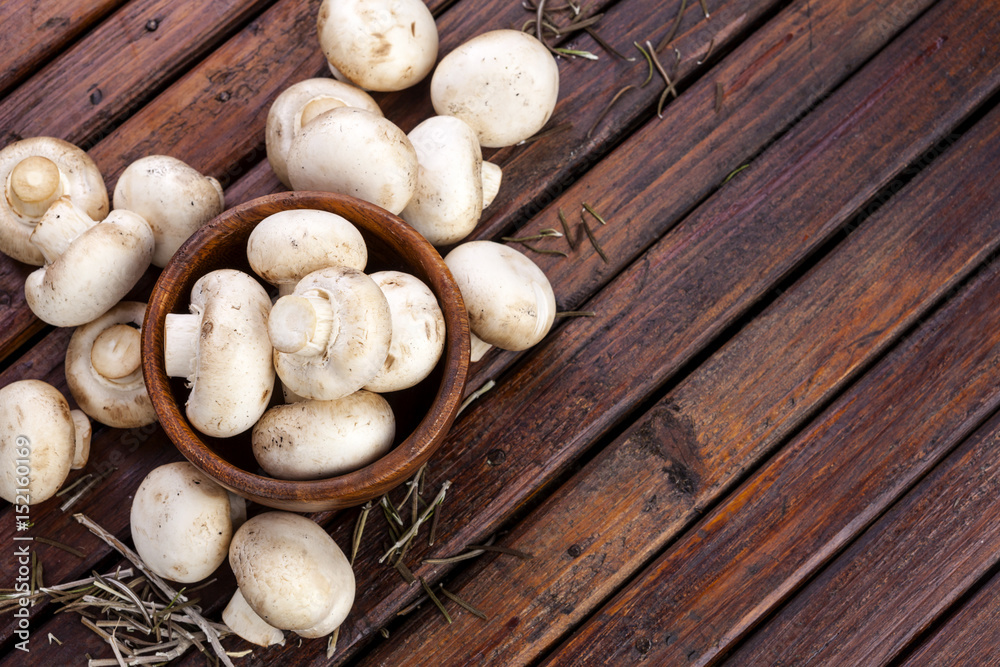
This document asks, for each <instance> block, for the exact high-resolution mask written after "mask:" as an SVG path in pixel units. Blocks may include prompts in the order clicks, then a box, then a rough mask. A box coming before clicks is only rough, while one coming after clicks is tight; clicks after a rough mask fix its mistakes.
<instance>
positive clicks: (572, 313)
mask: <svg viewBox="0 0 1000 667" xmlns="http://www.w3.org/2000/svg"><path fill="white" fill-rule="evenodd" d="M556 317H597V313H596V312H594V311H593V310H561V311H559V312H557V313H556Z"/></svg>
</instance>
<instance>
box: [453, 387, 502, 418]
mask: <svg viewBox="0 0 1000 667" xmlns="http://www.w3.org/2000/svg"><path fill="white" fill-rule="evenodd" d="M496 384H497V383H496V382H494V381H493V380H487V381H486V382H484V383H483V386H482V387H480V388H479V389H477V390H475V391H474V392H472V393H471V394H469V397H468V398H466V399H465V400H464V401H462V405H460V406H458V412H456V413H455V416H456V417H457V416H458V415H460V414H462V410H465V409H466V408H467V407H469V406H470V405H471V404H472V402H473V401H475V400H476V399H477V398H479V397H480V396H482V395H483V394H485V393H486V392H488V391H489V390H490V389H492V388H493V387H495V386H496Z"/></svg>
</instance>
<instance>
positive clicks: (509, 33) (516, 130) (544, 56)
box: [431, 30, 559, 148]
mask: <svg viewBox="0 0 1000 667" xmlns="http://www.w3.org/2000/svg"><path fill="white" fill-rule="evenodd" d="M558 97H559V67H558V66H557V65H556V61H555V59H554V58H553V57H552V54H551V53H549V51H548V49H546V48H545V46H544V45H543V44H542V43H541V42H540V41H538V40H537V39H536V38H534V37H532V36H531V35H528V34H525V33H523V32H521V31H519V30H493V31H491V32H487V33H483V34H481V35H478V36H476V37H473V38H472V39H470V40H469V41H467V42H465V43H464V44H462V45H461V46H459V47H458V48H457V49H455V50H454V51H452V52H451V53H449V54H448V55H446V56H445V57H444V58H442V59H441V62H440V63H439V64H438V66H437V69H435V70H434V76H433V77H432V78H431V102H432V103H433V104H434V110H435V111H436V112H437V113H438V114H440V115H442V116H456V117H458V118H461V119H462V120H464V121H465V122H466V123H468V124H469V125H470V126H471V127H472V129H473V130H475V132H476V135H477V136H478V137H479V143H480V144H481V145H482V146H488V147H492V148H497V147H501V146H511V145H513V144H516V143H518V142H519V141H524V140H525V139H527V138H529V137H531V136H532V135H534V134H535V133H537V132H538V131H539V130H540V129H542V127H543V126H544V125H545V123H546V122H547V121H548V120H549V117H550V116H551V115H552V112H553V110H555V106H556V100H557V98H558Z"/></svg>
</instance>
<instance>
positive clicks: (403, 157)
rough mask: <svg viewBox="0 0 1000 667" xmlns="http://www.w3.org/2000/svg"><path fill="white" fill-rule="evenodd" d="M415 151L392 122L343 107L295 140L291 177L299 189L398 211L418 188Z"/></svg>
mask: <svg viewBox="0 0 1000 667" xmlns="http://www.w3.org/2000/svg"><path fill="white" fill-rule="evenodd" d="M417 169H418V165H417V153H416V151H415V150H413V146H412V145H411V144H410V140H409V139H407V138H406V135H405V134H404V133H403V131H402V130H400V129H399V128H398V127H396V126H395V125H393V124H392V123H391V122H390V121H388V120H386V119H385V118H382V117H381V116H378V115H376V114H373V113H372V112H371V111H366V110H364V109H358V108H354V107H340V108H337V109H331V110H330V111H326V112H324V113H322V114H320V115H319V116H318V117H317V118H316V119H315V120H313V121H312V122H310V123H309V124H308V125H306V126H305V127H303V128H302V131H301V132H299V133H298V134H297V135H295V138H294V139H292V147H291V149H290V150H289V151H288V178H289V181H290V182H291V184H292V188H294V189H295V190H320V191H324V192H337V193H340V194H346V195H352V196H354V197H357V198H359V199H364V200H365V201H368V202H371V203H373V204H377V205H378V206H381V207H382V208H384V209H387V210H388V211H389V212H390V213H394V214H398V213H399V212H400V211H402V210H403V208H404V207H405V206H406V203H407V202H408V201H410V198H411V197H412V196H413V192H414V191H415V190H416V187H417Z"/></svg>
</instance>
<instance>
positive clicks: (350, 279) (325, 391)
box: [268, 266, 392, 401]
mask: <svg viewBox="0 0 1000 667" xmlns="http://www.w3.org/2000/svg"><path fill="white" fill-rule="evenodd" d="M307 297H315V298H318V299H320V300H321V303H327V304H329V309H330V313H329V315H330V316H331V317H332V321H329V331H330V334H329V337H328V338H327V340H326V341H325V345H323V346H322V349H321V351H320V352H319V353H318V354H312V355H309V356H306V355H304V354H296V353H289V352H281V351H279V350H278V349H275V351H274V367H275V370H276V371H277V374H278V377H280V378H281V381H282V382H283V383H284V384H285V385H286V386H287V387H288V389H290V390H291V391H292V392H294V393H295V394H298V395H299V396H303V397H305V398H312V399H318V400H326V401H329V400H333V399H337V398H342V397H344V396H347V395H349V394H353V393H354V392H356V391H357V390H358V389H361V387H363V386H364V385H365V384H367V383H368V382H370V381H371V379H372V378H373V377H375V375H376V374H377V373H378V372H379V370H380V369H381V368H382V365H383V364H384V363H385V359H386V356H387V355H388V354H389V342H390V337H391V336H392V316H391V314H390V311H389V303H388V302H387V301H386V298H385V296H384V295H383V294H382V290H380V289H379V287H378V285H376V284H375V281H373V280H372V279H371V278H369V277H368V276H366V275H365V274H364V273H362V272H361V271H358V270H357V269H352V268H350V267H346V266H334V267H328V268H325V269H320V270H318V271H313V272H312V273H310V274H309V275H307V276H305V277H304V278H302V280H300V281H299V283H298V285H296V287H295V292H294V294H293V295H290V296H285V297H281V298H280V299H278V301H276V302H275V305H274V309H273V314H272V317H271V318H270V319H271V321H270V322H269V325H268V330H269V333H270V336H271V340H272V341H275V339H276V337H277V336H278V335H281V336H282V337H285V338H287V337H288V336H287V334H285V333H283V331H288V332H289V333H294V329H295V327H294V325H295V324H297V323H298V322H299V320H298V319H297V318H296V317H291V316H289V317H286V316H285V311H286V309H285V308H284V304H285V303H289V302H291V301H293V300H294V299H301V298H307ZM286 321H287V322H288V323H289V324H290V325H292V326H290V327H288V328H286V327H284V326H282V325H281V324H280V323H281V322H286ZM307 326H308V325H307ZM278 347H283V346H282V345H280V344H279V343H277V342H276V343H275V348H278Z"/></svg>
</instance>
